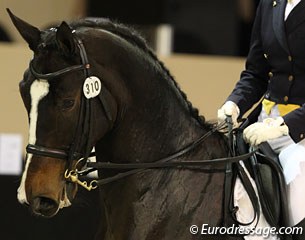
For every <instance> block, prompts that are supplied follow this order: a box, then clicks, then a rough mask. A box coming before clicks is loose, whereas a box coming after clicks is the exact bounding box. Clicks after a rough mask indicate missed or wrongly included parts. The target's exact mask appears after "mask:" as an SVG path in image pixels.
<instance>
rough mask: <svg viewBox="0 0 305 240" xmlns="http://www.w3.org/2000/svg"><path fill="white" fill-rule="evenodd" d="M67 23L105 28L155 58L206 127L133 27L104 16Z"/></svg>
mask: <svg viewBox="0 0 305 240" xmlns="http://www.w3.org/2000/svg"><path fill="white" fill-rule="evenodd" d="M69 24H70V26H71V27H72V28H74V29H77V28H80V27H89V28H97V29H105V30H107V31H109V32H111V33H114V34H116V35H118V36H120V37H122V38H123V39H125V40H127V41H128V42H130V43H132V44H133V45H135V46H137V47H138V48H140V49H141V50H142V51H144V52H146V53H147V54H148V55H149V56H150V57H151V58H152V59H153V60H155V62H156V63H157V64H159V65H160V67H161V69H162V70H163V74H164V77H165V78H167V79H170V80H171V81H172V83H173V84H174V86H175V87H176V89H177V90H178V91H179V93H180V94H181V96H182V98H183V99H184V100H185V102H186V104H187V106H188V109H189V112H190V114H191V116H192V117H193V118H195V119H196V120H197V121H198V123H199V124H200V125H202V126H205V127H207V125H208V124H207V123H206V122H205V118H204V117H203V116H201V115H199V111H198V109H197V108H195V107H193V105H192V103H191V102H190V101H189V100H188V99H187V95H186V94H185V93H184V92H183V91H182V90H181V88H180V87H179V85H178V83H177V81H176V80H175V79H174V77H173V76H172V75H171V73H170V71H169V70H168V69H167V68H166V67H165V65H164V63H163V62H162V61H160V60H159V59H158V57H157V56H156V54H155V53H154V52H153V51H152V50H151V48H150V47H149V46H148V45H147V43H146V41H145V39H144V38H143V37H142V36H141V35H140V34H139V33H138V32H137V31H136V30H135V29H134V28H132V27H130V26H126V25H124V24H121V23H117V22H114V21H111V20H109V19H105V18H86V19H82V20H76V21H73V22H71V23H69Z"/></svg>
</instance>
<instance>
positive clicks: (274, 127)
mask: <svg viewBox="0 0 305 240" xmlns="http://www.w3.org/2000/svg"><path fill="white" fill-rule="evenodd" d="M288 134H289V129H288V127H287V126H286V125H285V123H284V119H283V118H282V117H277V118H266V119H265V120H264V121H263V122H257V123H253V124H251V125H250V126H249V127H247V128H246V129H245V130H244V139H245V141H246V142H248V143H249V144H250V145H252V146H257V145H259V144H260V143H262V142H265V141H267V140H271V139H274V138H278V137H281V136H284V135H288Z"/></svg>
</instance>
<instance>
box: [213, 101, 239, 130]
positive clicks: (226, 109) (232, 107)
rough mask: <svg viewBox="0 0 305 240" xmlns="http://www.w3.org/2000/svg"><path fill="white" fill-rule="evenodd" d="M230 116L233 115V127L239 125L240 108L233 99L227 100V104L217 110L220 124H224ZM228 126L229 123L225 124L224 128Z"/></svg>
mask: <svg viewBox="0 0 305 240" xmlns="http://www.w3.org/2000/svg"><path fill="white" fill-rule="evenodd" d="M228 116H230V117H232V122H233V128H235V127H237V126H238V123H237V118H238V116H239V108H238V106H237V105H236V103H234V102H232V101H227V102H225V104H224V105H223V106H222V107H221V108H220V109H218V111H217V122H218V125H220V124H223V123H224V122H225V120H226V118H227V117H228ZM224 128H227V125H225V126H224V127H223V128H222V129H224Z"/></svg>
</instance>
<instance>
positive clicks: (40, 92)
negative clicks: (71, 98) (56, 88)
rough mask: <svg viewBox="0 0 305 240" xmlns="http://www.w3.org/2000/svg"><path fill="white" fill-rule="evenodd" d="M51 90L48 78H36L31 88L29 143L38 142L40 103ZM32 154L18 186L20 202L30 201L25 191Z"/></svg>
mask: <svg viewBox="0 0 305 240" xmlns="http://www.w3.org/2000/svg"><path fill="white" fill-rule="evenodd" d="M48 92H49V83H48V82H47V81H46V80H35V81H34V82H33V83H32V85H31V88H30V95H31V110H30V127H29V144H35V143H36V127H37V119H38V105H39V102H40V100H41V99H43V98H44V97H45V96H46V95H47V94H48ZM32 156H33V155H32V154H27V159H26V163H25V168H24V171H23V174H22V179H21V183H20V186H19V188H18V194H17V198H18V200H19V202H20V203H28V201H27V197H26V192H25V181H26V176H27V171H28V168H29V165H30V163H31V159H32Z"/></svg>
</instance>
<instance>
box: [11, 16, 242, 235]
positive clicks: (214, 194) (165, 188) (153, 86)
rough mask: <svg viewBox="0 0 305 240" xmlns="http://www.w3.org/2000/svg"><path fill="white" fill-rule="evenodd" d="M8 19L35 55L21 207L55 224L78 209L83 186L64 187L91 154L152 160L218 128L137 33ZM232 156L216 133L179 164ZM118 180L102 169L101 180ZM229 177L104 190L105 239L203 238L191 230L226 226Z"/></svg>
mask: <svg viewBox="0 0 305 240" xmlns="http://www.w3.org/2000/svg"><path fill="white" fill-rule="evenodd" d="M9 13H10V17H11V18H12V21H13V23H14V25H15V26H16V28H17V29H18V31H19V32H20V34H21V35H22V37H23V38H24V39H25V40H26V42H27V43H28V44H29V47H30V49H31V50H32V51H33V52H34V57H33V59H32V60H31V63H30V67H29V69H27V70H26V71H25V74H24V77H23V80H22V81H21V83H20V92H21V96H22V98H23V101H24V105H25V107H26V109H27V112H28V115H29V126H30V127H29V145H28V147H27V152H28V154H27V158H26V164H25V169H24V172H23V176H22V180H21V184H20V187H19V189H18V199H19V201H20V202H21V203H24V204H27V205H29V207H30V208H31V210H32V211H33V213H34V214H36V215H41V216H44V217H52V216H54V215H55V214H56V213H57V212H58V210H59V209H60V208H62V207H66V206H69V205H70V204H71V202H72V200H73V198H74V196H75V194H76V191H77V184H76V183H71V182H70V181H66V179H65V178H64V174H65V170H66V169H69V168H71V167H73V166H75V165H76V162H77V160H78V159H79V158H81V157H84V156H85V157H87V156H88V155H89V154H90V152H91V150H92V148H93V147H95V150H96V157H97V161H98V162H113V163H143V162H144V163H149V162H154V161H157V160H158V159H162V158H164V157H167V156H170V155H171V154H173V153H175V152H177V151H179V150H180V149H182V148H183V147H185V146H187V145H189V144H191V143H192V142H194V141H196V140H197V139H198V138H200V137H201V136H202V135H204V134H205V133H208V132H209V131H211V129H212V125H210V124H208V123H206V122H205V120H204V119H203V118H202V117H200V116H198V111H197V110H196V109H195V108H193V107H192V105H191V103H190V102H189V101H188V100H187V98H186V95H185V94H184V93H183V92H182V91H181V90H180V88H179V87H178V86H177V83H176V82H175V81H174V79H173V77H172V76H171V75H170V73H169V71H168V70H167V69H166V67H165V66H164V65H163V63H162V62H160V61H159V60H158V59H157V57H156V56H155V55H154V53H153V52H152V51H151V50H150V49H149V48H148V47H147V45H146V43H145V41H144V40H143V39H142V38H141V37H140V36H138V35H137V34H136V33H135V32H134V31H132V30H131V29H129V28H127V27H125V26H123V25H120V24H116V23H113V22H111V21H109V20H105V19H85V20H78V21H74V22H71V23H70V24H69V25H68V24H67V23H65V22H63V23H62V24H61V25H60V26H59V27H57V28H54V29H53V28H52V29H48V30H44V31H40V30H39V29H38V28H36V27H34V26H31V25H30V24H28V23H26V22H25V21H23V20H21V19H19V18H17V17H16V16H14V15H13V14H12V13H11V12H9ZM91 76H95V77H96V78H90V77H91ZM190 77H191V76H190ZM88 79H89V80H88ZM204 91H205V90H204V89H202V92H203V94H204ZM207 105H208V104H207ZM226 156H228V146H227V142H226V139H225V137H224V135H222V134H221V133H218V132H214V133H213V134H212V135H211V136H209V137H208V138H206V139H205V141H203V142H202V143H201V144H200V145H199V146H197V147H196V148H194V149H193V150H192V151H189V152H187V153H186V154H184V155H182V156H180V157H179V158H178V159H177V160H192V159H214V158H221V157H226ZM207 167H209V166H207ZM210 167H211V168H213V166H210ZM120 172H124V171H120ZM117 173H118V170H100V172H99V175H100V176H101V177H111V176H115V175H116V174H117ZM224 176H225V173H224V172H217V173H207V172H204V171H202V170H201V169H200V168H199V169H191V168H183V167H182V168H165V169H150V170H146V171H142V172H140V173H137V174H134V175H131V176H128V177H126V178H123V179H120V180H118V181H115V182H112V183H109V184H108V185H104V186H103V187H101V188H100V195H101V202H102V205H103V211H104V215H103V216H102V217H101V232H100V233H98V237H99V239H106V240H110V239H115V240H120V239H124V240H125V239H133V240H137V239H139V240H144V239H146V240H149V239H154V240H156V239H158V240H161V239H169V240H173V239H176V240H178V239H181V240H185V239H203V238H205V236H204V235H200V234H199V233H198V234H194V235H192V234H191V233H190V230H189V229H190V226H191V225H194V224H196V225H198V226H199V227H200V226H201V225H202V224H209V226H221V224H222V220H223V192H224ZM80 217H81V216H80ZM219 238H220V236H209V237H208V238H207V239H219ZM229 238H230V237H229V236H225V235H223V236H221V239H229ZM234 239H237V237H235V238H234Z"/></svg>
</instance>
